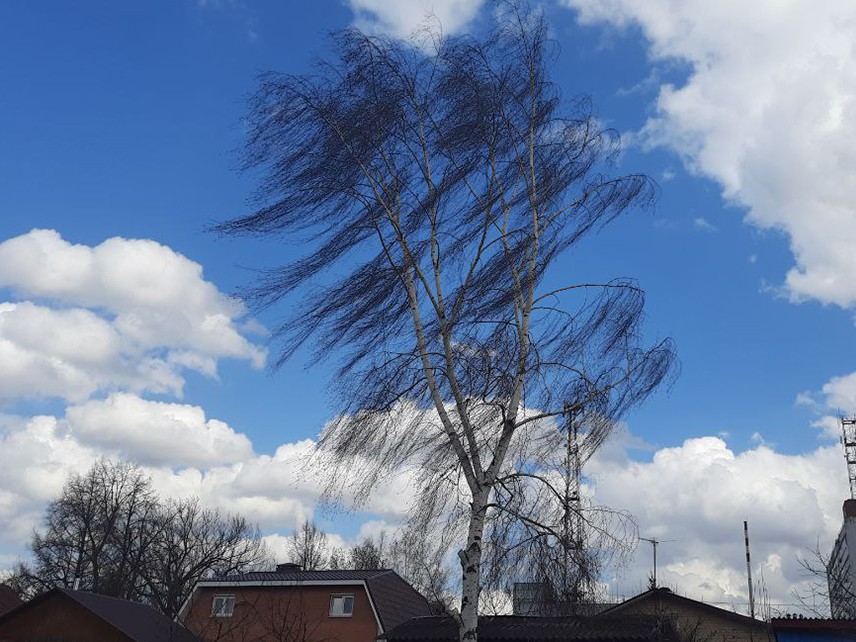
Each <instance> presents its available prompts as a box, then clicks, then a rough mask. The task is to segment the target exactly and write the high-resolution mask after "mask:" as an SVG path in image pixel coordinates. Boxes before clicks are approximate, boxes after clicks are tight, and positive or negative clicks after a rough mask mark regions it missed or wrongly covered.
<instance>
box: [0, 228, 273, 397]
mask: <svg viewBox="0 0 856 642" xmlns="http://www.w3.org/2000/svg"><path fill="white" fill-rule="evenodd" d="M3 287H5V288H8V289H10V290H11V291H13V292H14V293H15V294H16V295H17V296H18V297H19V298H20V299H25V300H19V301H16V302H6V303H3V302H0V356H2V358H3V363H4V365H5V366H6V367H5V368H4V371H3V372H2V373H0V391H2V392H0V401H4V400H5V401H8V400H10V399H14V398H18V397H60V398H63V399H66V400H70V401H80V400H82V399H85V398H87V397H89V396H91V395H92V394H94V393H96V392H98V391H110V390H116V389H127V390H131V391H134V392H145V391H149V392H158V393H170V394H174V395H180V394H181V392H182V388H183V384H184V379H183V377H182V375H181V371H182V370H195V371H197V372H200V373H202V374H204V375H207V376H209V377H214V376H216V374H217V360H218V359H221V358H236V359H244V360H248V361H250V362H251V363H252V364H253V365H254V366H255V367H261V366H262V365H263V363H264V360H265V352H264V350H263V349H261V348H259V347H258V346H256V345H254V344H253V343H251V342H250V341H249V340H248V339H247V338H245V337H244V336H243V334H242V333H241V330H240V328H239V326H238V323H239V322H241V317H242V316H243V314H244V308H243V306H242V304H241V302H240V301H237V300H235V299H232V298H230V297H227V296H225V295H223V294H222V293H220V292H219V291H218V290H217V288H216V287H215V286H214V285H213V284H212V283H210V282H208V281H205V280H204V278H203V276H202V267H201V266H200V265H199V264H198V263H194V262H193V261H190V260H189V259H187V258H185V257H184V256H182V255H180V254H178V253H176V252H174V251H173V250H171V249H169V248H168V247H165V246H163V245H160V244H159V243H156V242H154V241H147V240H127V239H121V238H112V239H108V240H107V241H104V242H103V243H101V244H100V245H97V246H95V247H89V246H85V245H72V244H70V243H68V242H67V241H65V240H64V239H62V237H61V236H60V235H59V234H58V233H57V232H55V231H52V230H33V231H31V232H29V233H27V234H24V235H22V236H18V237H16V238H13V239H9V240H7V241H5V242H3V243H0V288H3ZM26 299H29V300H26ZM250 327H251V326H250Z"/></svg>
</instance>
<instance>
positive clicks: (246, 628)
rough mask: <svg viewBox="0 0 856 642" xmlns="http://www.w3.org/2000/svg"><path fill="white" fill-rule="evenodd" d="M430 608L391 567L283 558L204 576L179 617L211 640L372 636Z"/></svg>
mask: <svg viewBox="0 0 856 642" xmlns="http://www.w3.org/2000/svg"><path fill="white" fill-rule="evenodd" d="M430 613H431V611H430V608H429V605H428V602H427V601H426V600H425V598H424V597H423V596H422V595H421V594H420V593H419V592H418V591H416V589H414V588H413V587H412V586H410V584H408V583H407V582H405V581H404V580H403V579H402V578H401V577H400V576H399V575H398V574H397V573H395V572H394V571H391V570H385V569H378V570H356V571H355V570H335V571H333V570H331V571H304V570H301V569H300V567H299V566H297V565H293V564H280V565H279V566H277V570H276V571H273V572H264V573H259V572H256V573H242V574H237V575H227V576H224V577H219V578H213V579H208V580H205V581H202V582H199V583H197V585H196V587H195V588H194V590H193V593H192V595H191V596H190V598H189V599H188V600H187V602H186V603H185V604H184V606H183V607H182V609H181V612H180V614H179V619H180V620H181V621H183V622H184V623H185V624H186V625H187V627H188V628H189V629H190V630H191V631H194V632H195V633H196V634H197V635H199V636H200V637H201V638H202V639H204V640H206V641H207V642H215V641H218V642H219V641H222V642H240V641H243V640H258V642H280V641H281V640H286V639H287V640H294V641H300V642H313V641H319V642H320V641H321V640H324V641H325V642H335V641H337V640H341V641H343V642H344V641H348V642H372V641H373V640H375V639H376V638H377V636H378V635H380V634H383V633H384V632H386V631H389V630H391V629H393V628H394V627H396V626H398V625H399V624H401V623H402V622H405V621H407V620H409V619H411V618H413V617H419V616H425V615H430Z"/></svg>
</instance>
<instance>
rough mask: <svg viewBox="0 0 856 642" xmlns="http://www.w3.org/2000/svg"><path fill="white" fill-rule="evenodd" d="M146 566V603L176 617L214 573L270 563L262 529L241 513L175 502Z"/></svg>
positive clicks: (165, 510) (162, 517)
mask: <svg viewBox="0 0 856 642" xmlns="http://www.w3.org/2000/svg"><path fill="white" fill-rule="evenodd" d="M159 523H160V527H159V528H158V537H157V538H156V540H155V545H154V546H153V547H152V548H151V549H150V551H149V555H147V556H146V558H145V564H144V565H143V577H144V582H145V588H146V600H147V601H148V602H150V603H151V604H152V606H154V607H155V608H157V609H158V610H160V611H161V612H162V613H165V614H166V615H168V616H169V617H171V618H174V617H176V616H177V615H178V612H179V610H180V609H181V605H182V604H184V601H185V600H186V599H187V598H188V597H189V596H190V594H191V592H192V591H193V587H194V586H195V585H196V582H198V581H199V580H200V579H202V578H203V577H204V576H206V575H208V574H216V575H227V574H229V573H237V572H241V571H246V570H250V569H252V568H254V567H256V566H259V565H262V564H264V563H265V562H267V557H268V554H267V550H266V547H265V545H264V542H263V541H262V539H261V533H260V532H259V530H258V528H257V527H255V526H253V525H251V524H250V523H249V522H248V521H247V520H246V519H245V518H243V517H240V516H238V515H223V514H221V513H220V512H219V511H217V510H214V509H211V508H204V507H203V506H202V505H201V504H200V502H199V500H198V499H195V498H194V499H186V500H169V501H167V502H165V503H164V505H163V506H162V508H161V510H160V511H159Z"/></svg>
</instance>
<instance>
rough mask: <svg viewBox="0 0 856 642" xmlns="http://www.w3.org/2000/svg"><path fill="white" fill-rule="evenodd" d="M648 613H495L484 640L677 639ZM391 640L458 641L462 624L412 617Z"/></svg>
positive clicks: (484, 621) (485, 622)
mask: <svg viewBox="0 0 856 642" xmlns="http://www.w3.org/2000/svg"><path fill="white" fill-rule="evenodd" d="M662 625H663V623H658V622H657V618H656V617H654V616H648V615H633V616H612V617H604V616H603V615H599V616H595V617H579V616H566V617H543V616H523V615H495V616H482V617H480V618H479V626H478V631H479V640H480V641H481V642H494V641H496V642H500V641H501V642H551V641H556V642H558V641H559V640H563V641H564V640H568V641H575V642H589V641H591V642H606V641H607V640H609V641H616V642H618V641H620V642H653V641H661V640H662V641H668V640H675V639H676V637H675V634H674V630H672V629H671V627H670V625H669V624H668V623H666V627H667V628H666V630H664V629H663V626H662ZM381 638H382V639H386V640H387V641H388V642H429V641H430V642H447V641H448V642H455V641H457V640H458V625H457V622H456V621H455V619H454V618H453V617H452V616H448V615H447V616H431V617H420V618H414V619H412V620H408V621H407V622H404V623H403V624H401V625H399V626H397V627H396V628H395V629H393V630H392V631H389V632H387V633H386V634H385V635H383V636H381Z"/></svg>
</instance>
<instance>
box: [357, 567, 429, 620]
mask: <svg viewBox="0 0 856 642" xmlns="http://www.w3.org/2000/svg"><path fill="white" fill-rule="evenodd" d="M366 586H367V587H368V589H369V596H370V597H371V600H372V602H373V603H374V605H375V610H376V611H377V615H378V617H379V618H380V623H381V626H382V627H383V630H384V631H388V630H389V629H391V628H394V627H396V626H398V625H399V624H401V623H402V622H405V621H407V620H409V619H410V618H414V617H419V616H427V615H431V606H430V605H429V604H428V600H426V599H425V597H423V595H422V594H421V593H419V591H417V590H416V589H415V588H413V587H412V586H410V584H408V583H407V582H406V581H404V579H403V578H402V577H401V576H400V575H399V574H398V573H396V572H395V571H385V572H384V573H379V574H377V575H373V576H372V577H370V578H368V579H367V580H366Z"/></svg>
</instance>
